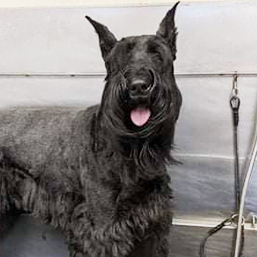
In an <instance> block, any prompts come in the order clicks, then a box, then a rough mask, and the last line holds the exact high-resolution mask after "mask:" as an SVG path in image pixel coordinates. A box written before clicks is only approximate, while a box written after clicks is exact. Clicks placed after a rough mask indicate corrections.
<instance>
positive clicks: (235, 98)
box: [230, 73, 240, 127]
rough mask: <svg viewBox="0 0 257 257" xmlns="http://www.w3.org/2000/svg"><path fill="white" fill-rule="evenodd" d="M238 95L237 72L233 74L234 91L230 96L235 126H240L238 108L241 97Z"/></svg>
mask: <svg viewBox="0 0 257 257" xmlns="http://www.w3.org/2000/svg"><path fill="white" fill-rule="evenodd" d="M237 95H238V89H237V74H236V73H235V75H234V76H233V87H232V93H231V97H230V106H231V109H232V111H233V124H234V126H235V127H237V126H238V122H239V114H238V110H239V107H240V99H239V97H238V96H237Z"/></svg>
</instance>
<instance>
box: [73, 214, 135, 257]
mask: <svg viewBox="0 0 257 257" xmlns="http://www.w3.org/2000/svg"><path fill="white" fill-rule="evenodd" d="M87 213H90V212H87V211H86V210H84V211H83V213H82V212H81V211H78V212H77V213H76V215H74V216H73V217H72V221H71V224H70V227H69V231H68V244H69V249H70V256H71V257H81V256H83V257H125V256H128V254H129V253H130V252H131V251H132V249H133V248H134V233H133V224H131V223H130V221H129V220H127V219H121V220H120V221H115V222H113V223H111V224H110V223H108V224H106V225H105V226H103V227H101V228H96V227H95V226H94V224H93V223H92V221H91V219H90V217H89V216H87Z"/></svg>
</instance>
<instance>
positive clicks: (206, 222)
mask: <svg viewBox="0 0 257 257" xmlns="http://www.w3.org/2000/svg"><path fill="white" fill-rule="evenodd" d="M223 220H224V219H207V218H200V217H199V218H192V219H190V218H173V222H172V224H173V225H174V226H184V227H199V228H214V227H216V226H217V225H218V224H220V223H221V222H222V221H223ZM236 228H237V226H236V225H229V226H225V227H224V229H236ZM244 229H245V230H252V231H257V224H255V225H253V224H252V223H250V222H246V223H245V225H244Z"/></svg>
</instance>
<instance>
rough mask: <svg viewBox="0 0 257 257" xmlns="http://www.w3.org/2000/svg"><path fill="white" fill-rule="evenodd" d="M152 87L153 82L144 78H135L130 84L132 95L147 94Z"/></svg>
mask: <svg viewBox="0 0 257 257" xmlns="http://www.w3.org/2000/svg"><path fill="white" fill-rule="evenodd" d="M150 89H151V83H149V82H148V81H145V80H143V79H135V80H133V81H132V82H131V83H130V84H129V92H130V95H131V96H132V97H138V96H142V97H144V96H147V94H148V92H149V91H150Z"/></svg>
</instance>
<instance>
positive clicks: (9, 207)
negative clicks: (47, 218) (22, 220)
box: [0, 165, 19, 239]
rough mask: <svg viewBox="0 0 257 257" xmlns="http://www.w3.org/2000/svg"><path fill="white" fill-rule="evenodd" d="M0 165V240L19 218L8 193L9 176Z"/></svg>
mask: <svg viewBox="0 0 257 257" xmlns="http://www.w3.org/2000/svg"><path fill="white" fill-rule="evenodd" d="M7 174H8V172H7V171H6V170H5V169H4V167H3V166H2V165H1V167H0V239H2V238H3V237H4V236H5V235H6V234H7V233H8V231H9V230H10V229H11V228H12V226H13V225H14V223H15V221H16V220H17V218H18V217H19V211H18V209H17V208H16V206H15V203H14V201H13V200H12V198H11V196H10V195H11V194H10V192H9V190H8V189H9V187H10V185H9V181H10V180H12V178H11V176H8V175H7Z"/></svg>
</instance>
